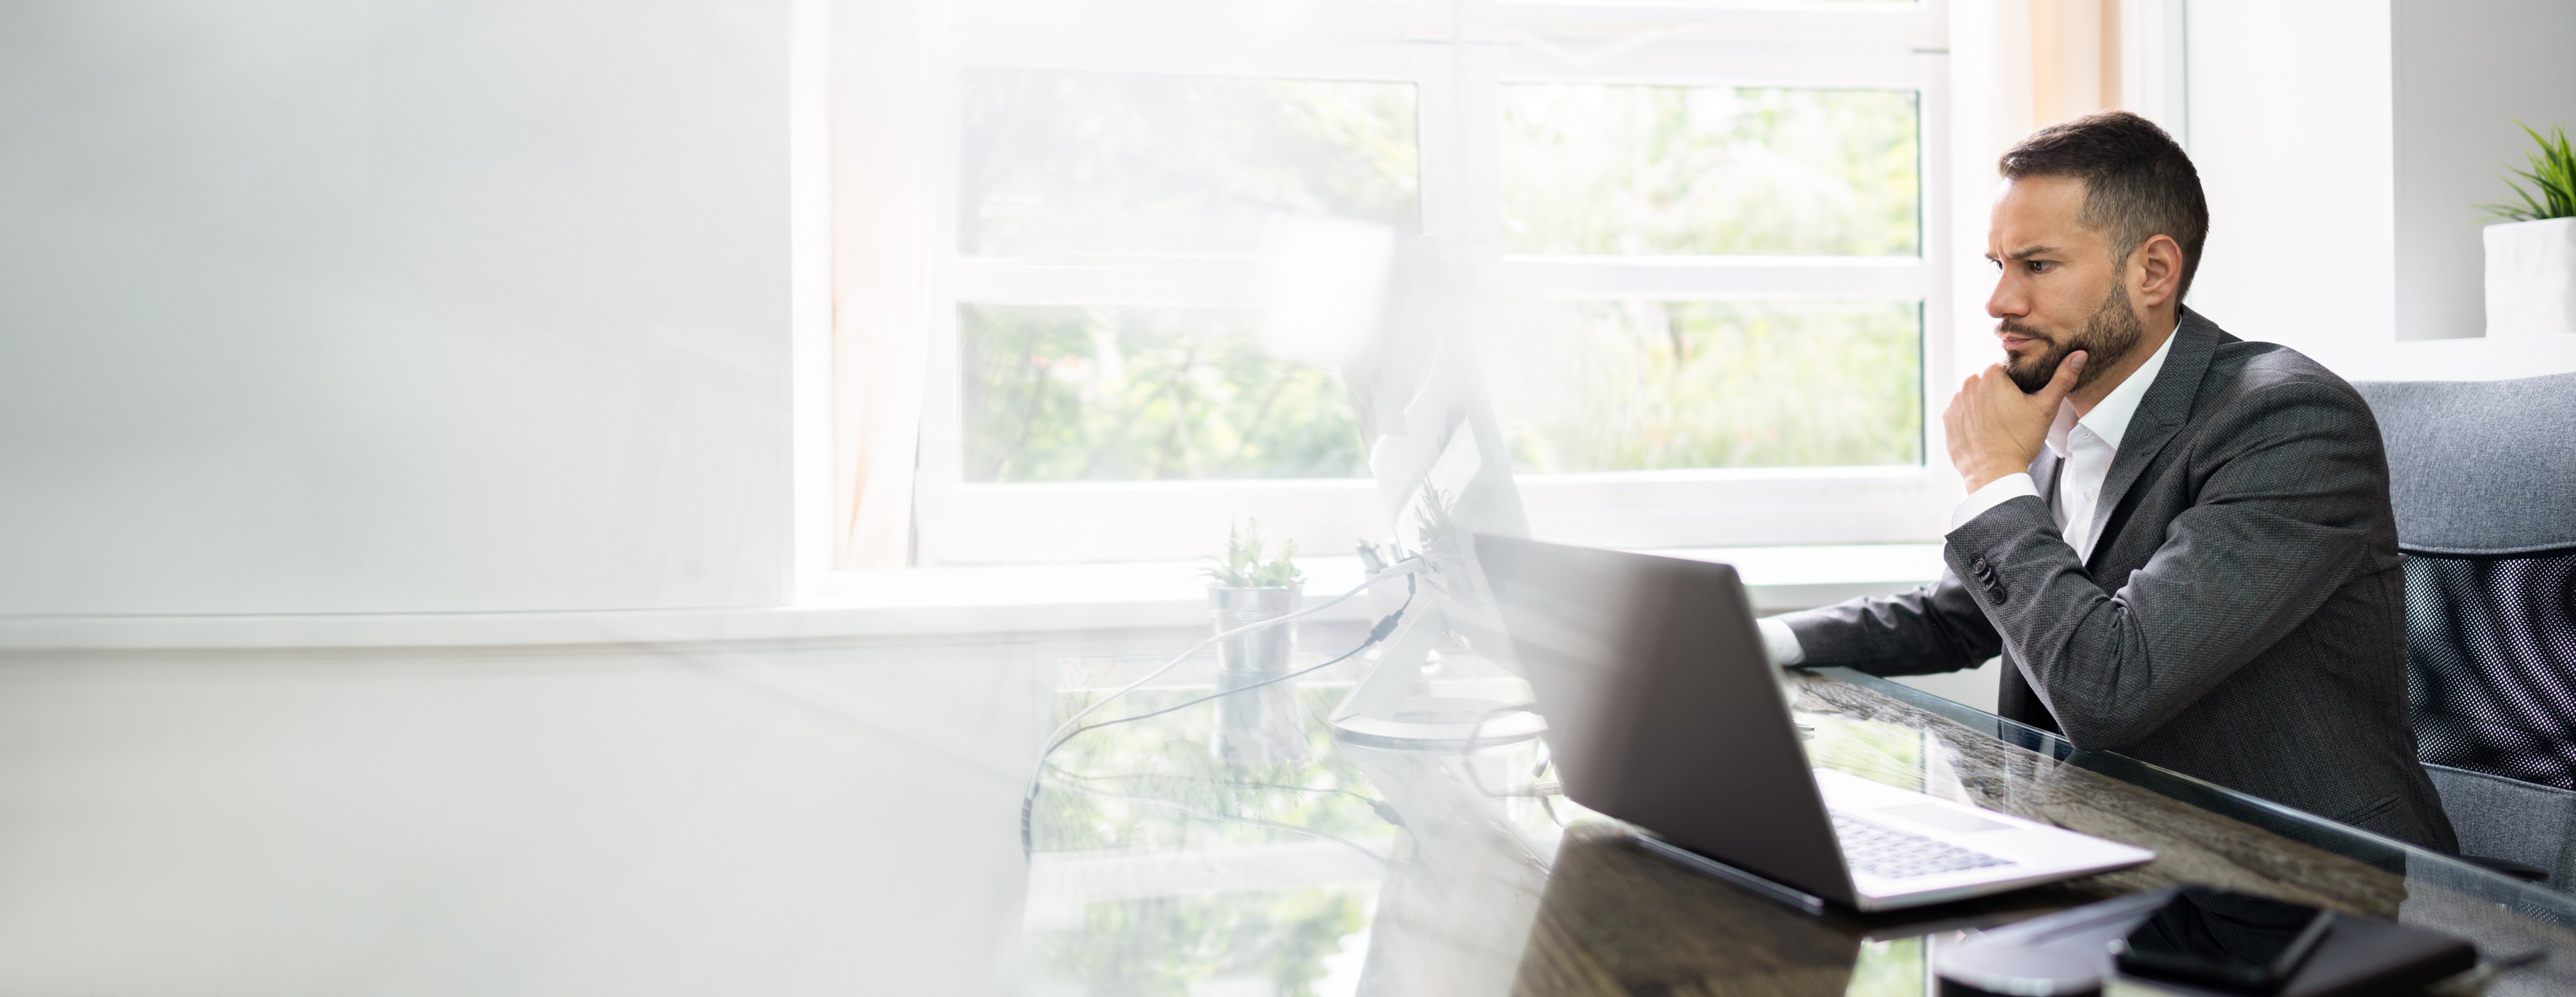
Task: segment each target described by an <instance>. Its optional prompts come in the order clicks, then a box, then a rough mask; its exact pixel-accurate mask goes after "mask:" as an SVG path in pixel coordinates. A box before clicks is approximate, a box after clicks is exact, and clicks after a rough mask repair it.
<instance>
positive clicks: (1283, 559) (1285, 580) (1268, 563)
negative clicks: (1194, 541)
mask: <svg viewBox="0 0 2576 997" xmlns="http://www.w3.org/2000/svg"><path fill="white" fill-rule="evenodd" d="M1296 557H1297V541H1295V540H1288V541H1284V542H1282V543H1281V544H1280V545H1279V556H1277V557H1275V558H1270V559H1268V560H1264V559H1263V557H1262V543H1261V521H1260V520H1258V519H1254V520H1250V521H1248V522H1247V523H1246V524H1244V525H1233V526H1228V527H1226V530H1225V556H1223V557H1218V556H1216V555H1214V554H1206V555H1202V556H1200V558H1199V560H1202V561H1213V562H1215V563H1214V564H1212V565H1210V566H1208V567H1206V568H1203V569H1200V571H1199V574H1201V575H1204V576H1206V577H1207V580H1208V584H1209V585H1210V586H1213V587H1216V588H1237V589H1260V588H1295V587H1297V586H1299V585H1302V584H1305V582H1306V573H1305V572H1302V571H1299V570H1297V562H1296Z"/></svg>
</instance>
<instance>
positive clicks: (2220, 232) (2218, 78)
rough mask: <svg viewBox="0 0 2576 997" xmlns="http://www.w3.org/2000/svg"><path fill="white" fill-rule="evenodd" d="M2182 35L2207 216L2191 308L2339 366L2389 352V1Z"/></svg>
mask: <svg viewBox="0 0 2576 997" xmlns="http://www.w3.org/2000/svg"><path fill="white" fill-rule="evenodd" d="M2186 25H2187V32H2188V37H2189V42H2188V46H2189V47H2188V54H2187V56H2186V63H2187V65H2188V66H2189V72H2190V83H2189V86H2188V88H2187V90H2188V93H2189V100H2190V105H2191V107H2190V149H2191V157H2192V161H2193V163H2194V165H2196V166H2198V167H2199V169H2200V182H2201V187H2202V189H2203V190H2204V191H2206V192H2207V193H2208V196H2209V214H2210V226H2209V242H2208V245H2207V248H2206V249H2205V250H2204V252H2203V254H2202V258H2201V264H2200V269H2199V272H2198V275H2197V276H2196V277H2195V278H2194V280H2193V284H2192V290H2191V294H2190V297H2189V298H2188V299H2186V303H2188V304H2189V305H2191V307H2192V308H2193V309H2195V310H2197V311H2199V312H2201V313H2202V314H2204V315H2207V316H2209V317H2210V318H2211V319H2213V320H2215V321H2216V322H2218V324H2219V325H2221V326H2224V327H2225V328H2226V329H2227V330H2228V331H2230V332H2233V333H2235V334H2236V335H2238V336H2240V337H2242V338H2246V339H2260V340H2269V341H2272V342H2278V343H2286V344H2289V345H2290V346H2293V347H2296V348H2298V349H2300V350H2301V351H2303V352H2306V353H2308V354H2310V355H2312V356H2316V357H2318V358H2319V359H2321V360H2324V361H2325V362H2327V363H2329V364H2331V363H2334V362H2335V361H2334V359H2333V357H2334V356H2335V355H2336V354H2339V353H2341V352H2343V351H2344V348H2345V347H2346V346H2348V345H2350V344H2354V343H2362V342H2373V343H2376V342H2386V341H2388V340H2389V339H2390V337H2391V333H2392V331H2393V330H2394V329H2395V322H2394V319H2393V317H2392V314H2391V311H2392V309H2393V308H2394V305H2395V298H2394V295H2393V293H2392V284H2393V275H2394V271H2395V268H2396V259H2395V245H2396V229H2395V224H2394V216H2393V213H2392V211H2391V209H2390V191H2391V189H2392V183H2393V181H2392V173H2391V164H2390V161H2389V155H2388V149H2389V143H2390V127H2391V124H2390V121H2391V118H2390V105H2389V86H2390V76H2389V57H2388V53H2389V38H2388V0H2265V2H2262V3H2228V2H2207V0H2204V2H2199V3H2193V4H2191V5H2190V9H2189V14H2188V17H2187V19H2186Z"/></svg>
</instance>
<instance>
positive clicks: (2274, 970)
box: [2111, 886, 2334, 993]
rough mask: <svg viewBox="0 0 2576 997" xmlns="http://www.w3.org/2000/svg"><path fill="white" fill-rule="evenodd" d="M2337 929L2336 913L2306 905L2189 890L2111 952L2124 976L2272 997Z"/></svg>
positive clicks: (2195, 888)
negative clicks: (2206, 986) (2268, 994)
mask: <svg viewBox="0 0 2576 997" xmlns="http://www.w3.org/2000/svg"><path fill="white" fill-rule="evenodd" d="M2333 924H2334V915H2333V914H2331V913H2329V912H2327V911H2323V910H2318V909H2317V908H2314V907H2309V906H2306V905H2304V904H2294V903H2284V902H2282V901H2279V900H2271V899H2267V898H2264V897H2255V896H2247V895H2245V894H2242V893H2232V892H2229V891H2226V890H2217V889H2211V888H2208V887H2202V886H2186V887H2183V888H2182V889H2181V890H2178V891H2176V892H2175V893H2174V897H2173V899H2172V900H2169V901H2166V902H2165V904H2164V905H2163V906H2161V907H2158V908H2156V911H2155V913H2153V914H2151V915H2148V917H2147V919H2146V921H2145V922H2143V923H2141V924H2139V925H2138V926H2137V927H2136V928H2135V929H2133V930H2131V931H2130V932H2129V934H2128V936H2127V937H2125V938H2121V939H2118V940H2115V941H2113V942H2112V943H2111V953H2112V955H2113V956H2114V957H2116V958H2117V959H2118V960H2119V964H2120V971H2121V972H2123V973H2133V974H2136V975H2138V976H2145V977H2162V978H2165V979H2170V980H2177V981H2188V982H2192V983H2202V984H2208V985H2211V986H2217V987H2224V988H2226V989H2230V990H2239V991H2244V992H2247V993H2270V992H2272V991H2274V990H2278V989H2280V988H2281V985H2282V984H2284V983H2287V982H2289V980H2290V977H2291V976H2293V975H2295V974H2296V973H2297V972H2298V971H2299V963H2300V962H2302V961H2304V960H2306V959H2307V957H2308V953H2309V952H2311V951H2314V950H2315V949H2316V947H2317V942H2318V941H2319V940H2321V939H2323V938H2325V936H2326V931H2327V929H2329V928H2330V927H2332V926H2333Z"/></svg>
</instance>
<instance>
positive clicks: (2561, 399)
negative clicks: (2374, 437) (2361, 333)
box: [2353, 374, 2576, 555]
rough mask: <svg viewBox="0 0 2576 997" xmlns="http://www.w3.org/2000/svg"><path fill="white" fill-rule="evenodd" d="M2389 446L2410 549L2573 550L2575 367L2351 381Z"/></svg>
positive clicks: (2402, 536) (2400, 525)
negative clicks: (2476, 376) (2507, 377)
mask: <svg viewBox="0 0 2576 997" xmlns="http://www.w3.org/2000/svg"><path fill="white" fill-rule="evenodd" d="M2353 387H2354V388H2356V389H2359V390H2360V392H2361V397H2362V398H2363V399H2364V400H2366V401H2368V402H2369V403H2370V411H2371V414H2373V415H2375V416H2377V417H2378V419H2379V435H2380V438H2381V439H2382V440H2385V441H2386V442H2387V444H2388V493H2389V498H2390V500H2391V501H2393V502H2394V503H2395V504H2396V506H2397V537H2398V542H2399V543H2400V544H2403V545H2404V546H2405V548H2406V549H2407V550H2408V551H2410V552H2420V553H2428V554H2465V555H2498V554H2518V553H2532V552H2539V551H2550V550H2560V549H2568V548H2576V374H2551V375H2548V376H2546V377H2527V378H2523V379H2521V380H2517V381H2364V382H2362V383H2360V384H2355V385H2353Z"/></svg>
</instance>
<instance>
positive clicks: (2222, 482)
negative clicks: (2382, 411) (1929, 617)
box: [1943, 381, 2387, 750]
mask: <svg viewBox="0 0 2576 997" xmlns="http://www.w3.org/2000/svg"><path fill="white" fill-rule="evenodd" d="M2220 404H2222V405H2223V406H2224V407H2223V408H2221V409H2220V410H2218V411H2216V412H2213V413H2212V414H2211V416H2210V417H2209V418H2207V419H2205V420H2202V421H2201V423H2200V425H2199V426H2198V427H2196V431H2195V432H2193V433H2192V435H2191V436H2189V437H2187V438H2184V439H2178V440H2175V441H2173V442H2174V445H2177V446H2187V447H2191V448H2192V449H2191V450H2189V451H2185V453H2184V454H2183V456H2182V458H2181V459H2182V460H2183V461H2186V462H2187V463H2186V464H2184V465H2183V467H2184V469H2185V470H2186V471H2187V473H2189V474H2190V475H2191V476H2192V478H2193V483H2194V485H2195V490H2194V495H2193V499H2192V504H2191V506H2190V507H2189V508H2187V509H2185V510H2183V512H2182V513H2181V514H2180V515H2178V516H2177V517H2175V518H2174V520H2173V521H2172V523H2171V524H2170V526H2169V527H2168V529H2167V530H2166V533H2165V537H2164V541H2163V543H2162V544H2161V545H2160V546H2159V547H2158V548H2157V549H2156V552H2155V554H2154V555H2153V556H2152V557H2150V558H2149V559H2148V561H2147V563H2146V564H2145V565H2144V566H2143V567H2141V568H2139V569H2138V570H2137V571H2135V572H2133V573H2131V574H2130V575H2129V577H2128V579H2127V580H2126V582H2125V583H2124V584H2123V585H2122V586H2121V587H2120V589H2119V590H2118V591H2116V592H2112V591H2104V590H2103V588H2102V587H2101V586H2100V585H2099V584H2097V583H2096V582H2095V581H2094V580H2093V578H2092V576H2091V575H2090V574H2088V573H2087V572H2086V570H2085V567H2084V565H2083V564H2082V563H2081V562H2080V561H2078V560H2077V559H2076V557H2075V551H2074V550H2073V549H2072V548H2070V547H2068V546H2067V545H2066V542H2065V541H2064V540H2062V539H2060V538H2059V535H2058V532H2057V527H2056V524H2055V522H2054V520H2053V518H2052V517H2051V516H2050V514H2049V510H2048V507H2047V506H2046V505H2045V504H2043V503H2042V502H2040V500H2038V499H2035V498H2028V497H2023V498H2016V499H2012V500H2010V501H2007V502H2005V503H2003V504H2002V505H1998V506H1996V507H1994V508H1992V509H1989V510H1987V511H1986V512H1985V513H1983V514H1981V515H1979V516H1978V517H1977V518H1975V519H1972V520H1969V521H1968V522H1967V524H1965V525H1963V526H1961V527H1959V528H1958V529H1956V530H1953V531H1951V533H1950V535H1949V544H1948V545H1947V547H1946V548H1945V549H1944V550H1943V557H1944V559H1946V560H1947V561H1948V563H1949V564H1950V567H1951V569H1952V571H1954V572H1956V573H1957V574H1958V575H1959V576H1961V577H1963V578H1967V579H1972V580H1974V581H1973V583H1972V584H1969V585H1968V586H1967V595H1968V596H1969V598H1971V599H1972V600H1974V601H1975V603H1976V604H1977V606H1978V607H1979V608H1980V609H1982V610H1983V611H1984V615H1985V617H1986V618H1987V619H1988V620H1991V621H1993V623H1994V626H1995V629H1996V631H1997V632H1998V633H2000V634H2001V635H2002V639H2003V642H2004V644H2005V645H2006V646H2008V647H2009V648H2011V650H2012V652H2013V658H2014V659H2015V664H2016V666H2017V667H2019V668H2020V669H2021V670H2022V674H2023V677H2024V678H2026V679H2027V680H2029V682H2030V685H2031V688H2032V690H2033V691H2034V692H2036V693H2037V694H2038V695H2039V697H2040V699H2041V700H2042V701H2043V702H2044V703H2046V704H2047V706H2048V709H2049V712H2050V713H2051V714H2052V715H2053V716H2055V717H2056V718H2057V722H2058V726H2059V727H2060V728H2061V729H2062V730H2064V731H2065V734H2066V737H2067V740H2069V741H2072V742H2074V743H2075V745H2076V746H2077V747H2080V748H2088V749H2107V750H2117V749H2119V748H2121V747H2124V746H2126V745H2128V744H2129V743H2130V742H2132V741H2135V740H2137V739H2138V738H2140V737H2142V736H2144V735H2146V734H2148V733H2150V732H2152V731H2154V730H2155V729H2156V728H2158V727H2159V726H2161V725H2162V724H2164V722H2165V721H2166V720H2168V719H2170V718H2172V717H2173V716H2174V714H2176V713H2178V712H2180V711H2181V710H2182V709H2183V708H2184V707H2186V706H2189V705H2191V703H2192V702H2194V701H2195V700H2197V699H2199V698H2200V697H2201V696H2202V695H2203V694H2204V693H2207V692H2208V691H2209V690H2211V689H2213V688H2216V687H2217V686H2218V685H2219V683H2221V682H2224V681H2226V680H2227V678H2228V677H2229V676H2231V675H2233V674H2235V672H2236V670H2237V669H2239V668H2241V667H2243V666H2244V665H2245V663H2246V662H2247V661H2249V660H2252V659H2253V658H2254V657H2255V655H2257V654H2259V653H2261V652H2262V651H2263V650H2265V649H2266V648H2268V647H2270V646H2271V645H2272V643H2273V642H2274V641H2276V640H2278V639H2279V638H2280V637H2281V635H2283V634H2285V633H2288V632H2289V631H2290V630H2291V629H2293V628H2295V627H2297V626H2298V625H2299V624H2300V623H2301V622H2302V621H2304V620H2306V619H2307V618H2308V617H2309V615H2311V614H2313V613H2314V612H2315V611H2316V609H2317V607H2318V606H2320V605H2322V604H2323V603H2324V602H2325V600H2326V599H2327V598H2328V597H2329V596H2331V595H2332V594H2333V593H2334V592H2335V591H2336V590H2337V589H2338V588H2340V587H2341V586H2342V585H2343V584H2344V583H2345V581H2347V580H2348V579H2349V578H2350V577H2351V576H2352V574H2353V573H2354V572H2355V571H2356V570H2357V569H2359V568H2360V567H2363V566H2365V565H2366V564H2367V563H2368V560H2369V542H2370V540H2369V534H2370V527H2371V523H2372V522H2373V519H2372V515H2373V510H2374V509H2375V508H2376V507H2377V506H2378V505H2379V503H2381V502H2384V501H2386V500H2385V498H2384V496H2385V495H2386V494H2387V491H2386V489H2387V468H2386V464H2385V461H2384V459H2383V457H2382V456H2381V452H2380V449H2379V439H2378V432H2377V429H2376V426H2375V424H2374V423H2373V422H2372V421H2371V419H2370V414H2369V410H2368V409H2367V408H2365V407H2364V406H2363V404H2362V402H2361V400H2360V399H2359V398H2358V397H2355V396H2353V395H2351V394H2350V393H2348V392H2347V391H2344V390H2341V389H2340V387H2339V386H2334V385H2328V384H2324V383H2318V382H2305V381H2290V382H2282V383H2278V384H2274V385H2271V386H2267V387H2263V388H2260V389H2257V390H2255V391H2253V392H2251V393H2250V394H2247V395H2242V396H2238V397H2237V398H2235V399H2231V400H2227V401H2225V402H2222V403H2220Z"/></svg>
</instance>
